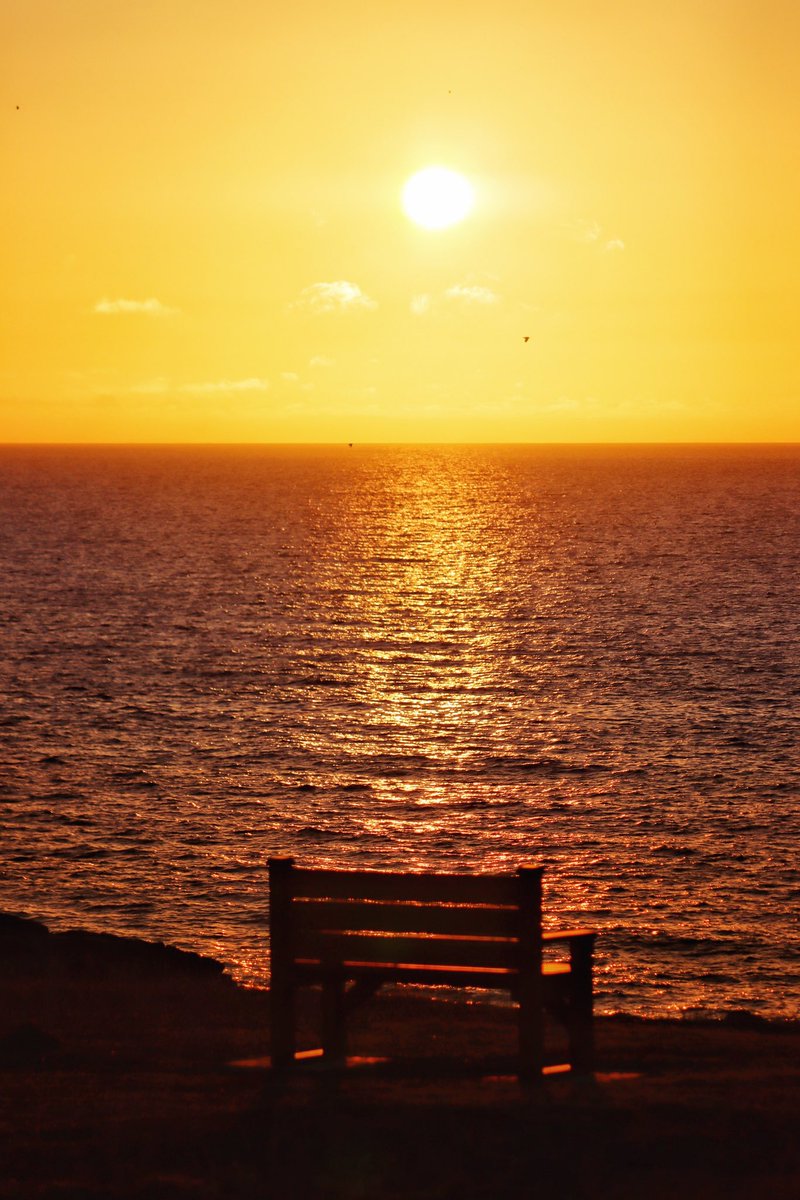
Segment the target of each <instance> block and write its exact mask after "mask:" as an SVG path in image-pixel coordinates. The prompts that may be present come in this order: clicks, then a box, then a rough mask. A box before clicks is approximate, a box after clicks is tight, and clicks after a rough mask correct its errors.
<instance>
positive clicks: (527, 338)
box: [522, 337, 531, 342]
mask: <svg viewBox="0 0 800 1200" xmlns="http://www.w3.org/2000/svg"><path fill="white" fill-rule="evenodd" d="M522 340H523V342H529V341H530V340H531V339H530V337H524V338H523V339H522Z"/></svg>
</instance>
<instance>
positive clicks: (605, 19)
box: [0, 0, 800, 442]
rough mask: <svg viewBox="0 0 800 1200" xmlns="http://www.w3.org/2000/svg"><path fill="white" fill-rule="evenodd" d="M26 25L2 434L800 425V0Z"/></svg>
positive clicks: (767, 436)
mask: <svg viewBox="0 0 800 1200" xmlns="http://www.w3.org/2000/svg"><path fill="white" fill-rule="evenodd" d="M0 46H2V50H0V54H1V55H2V60H3V61H2V72H1V73H0V101H1V107H0V130H1V131H2V146H3V150H2V154H3V165H4V172H3V177H4V186H3V189H2V200H1V201H0V203H1V204H2V235H0V236H2V245H3V260H2V277H1V279H0V308H1V309H2V321H1V324H2V354H1V356H0V441H3V442H14V441H22V442H25V441H44V442H59V441H78V442H80V441H97V442H109V441H110V442H117V441H123V442H148V441H155V442H163V441H167V442H184V441H186V442H197V441H200V442H249V441H255V442H347V441H355V442H395V441H422V442H425V441H444V442H457V441H476V442H485V441H488V442H508V441H520V442H539V441H548V442H549V441H566V442H595V441H600V442H605V441H612V442H613V441H800V354H799V353H798V344H799V342H800V339H798V330H797V323H798V314H799V313H800V226H799V223H798V214H800V141H799V134H798V130H800V71H798V52H799V51H800V6H799V5H798V4H797V2H796V0H785V2H781V0H762V2H761V3H758V4H756V3H753V0H673V2H672V3H671V4H669V5H658V4H652V3H647V2H645V0H608V2H607V3H605V4H598V3H597V0H559V3H558V4H544V3H536V2H535V0H534V2H532V0H525V3H515V2H511V0H496V2H495V3H486V2H485V0H483V2H482V3H480V4H478V3H476V2H475V0H458V2H457V3H456V0H440V2H439V3H435V4H430V3H424V4H423V3H418V2H417V0H407V2H404V3H402V4H400V3H393V2H391V0H389V2H386V0H384V2H381V3H375V4H372V5H367V4H364V3H363V0H358V2H356V0H345V2H339V3H337V2H332V3H322V0H316V2H315V3H312V2H310V0H296V2H295V3H293V4H291V5H288V4H287V5H285V6H280V7H277V6H275V5H268V4H265V3H264V0H227V2H226V3H222V0H3V4H2V8H1V9H0ZM430 164H439V165H443V166H447V167H450V168H452V169H453V170H456V171H458V172H460V173H462V174H463V175H464V176H465V177H466V178H467V180H468V181H469V182H470V183H471V185H472V187H473V189H474V193H475V205H474V208H473V210H472V212H471V213H470V214H469V215H468V216H467V217H466V218H465V219H463V220H462V221H460V222H459V223H457V224H455V225H453V226H451V227H449V228H445V229H441V230H427V229H424V228H421V227H419V226H417V225H415V224H414V223H412V222H411V221H410V220H409V218H408V217H407V216H406V215H405V213H404V212H403V210H402V207H401V203H400V194H401V191H402V188H403V185H404V183H405V181H406V180H407V179H408V177H409V176H410V175H412V174H413V173H414V172H415V171H417V170H419V169H420V168H422V167H425V166H427V165H430ZM526 337H527V338H529V341H527V342H526V341H524V340H523V339H524V338H526Z"/></svg>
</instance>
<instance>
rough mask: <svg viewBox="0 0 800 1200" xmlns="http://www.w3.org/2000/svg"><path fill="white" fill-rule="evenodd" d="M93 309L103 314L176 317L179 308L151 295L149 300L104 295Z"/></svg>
mask: <svg viewBox="0 0 800 1200" xmlns="http://www.w3.org/2000/svg"><path fill="white" fill-rule="evenodd" d="M92 311H93V312H95V313H99V314H100V315H101V316H119V315H129V314H133V315H136V316H145V317H174V316H176V315H177V313H178V311H179V310H178V309H177V308H169V307H168V306H167V305H166V304H162V303H161V301H160V300H156V298H155V296H150V297H149V298H148V299H147V300H123V299H118V300H109V299H108V297H107V296H104V297H103V299H102V300H98V301H97V303H96V304H95V306H94V308H93V309H92Z"/></svg>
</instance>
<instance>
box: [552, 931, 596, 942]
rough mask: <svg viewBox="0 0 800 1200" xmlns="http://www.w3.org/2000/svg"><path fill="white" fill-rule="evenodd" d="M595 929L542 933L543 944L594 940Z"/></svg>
mask: <svg viewBox="0 0 800 1200" xmlns="http://www.w3.org/2000/svg"><path fill="white" fill-rule="evenodd" d="M596 936H597V932H596V930H594V929H548V930H545V931H544V932H543V933H542V941H543V942H575V941H580V940H584V939H586V938H594V937H596Z"/></svg>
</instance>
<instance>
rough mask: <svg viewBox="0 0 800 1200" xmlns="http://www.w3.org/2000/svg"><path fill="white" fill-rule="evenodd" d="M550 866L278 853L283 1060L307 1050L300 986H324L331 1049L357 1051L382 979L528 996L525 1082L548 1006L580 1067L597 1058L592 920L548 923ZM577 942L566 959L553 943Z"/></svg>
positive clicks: (330, 1058)
mask: <svg viewBox="0 0 800 1200" xmlns="http://www.w3.org/2000/svg"><path fill="white" fill-rule="evenodd" d="M542 870H543V869H542V868H541V867H529V866H522V867H519V868H518V870H517V871H516V873H515V874H513V875H445V874H413V873H408V874H406V873H402V872H395V871H336V870H321V869H310V868H304V867H296V866H295V864H294V860H293V859H291V858H271V859H270V860H269V884H270V938H271V973H272V978H271V1024H272V1063H273V1067H274V1068H275V1069H277V1070H279V1071H280V1070H286V1069H288V1068H289V1067H291V1066H292V1065H293V1064H294V1063H295V1061H296V1059H295V1054H296V1017H295V996H296V992H297V989H298V988H299V987H303V986H309V985H319V986H320V987H321V988H322V1016H321V1025H322V1056H323V1059H324V1060H326V1061H327V1062H329V1063H331V1064H333V1065H342V1064H343V1063H344V1062H345V1060H346V1052H347V1048H346V1015H347V1012H348V1011H349V1010H350V1009H351V1008H352V1007H353V1005H354V1004H356V1003H358V1002H360V1001H361V1000H364V999H366V998H368V997H369V996H371V995H373V994H374V993H375V992H376V991H377V990H378V988H380V987H381V986H382V985H383V984H402V983H409V984H422V985H426V986H430V985H436V984H445V985H447V986H449V987H467V988H485V989H489V990H492V991H495V990H499V991H507V992H510V994H511V996H512V997H513V998H514V999H515V1000H516V1002H517V1005H518V1026H519V1065H518V1074H519V1077H520V1079H521V1080H522V1081H523V1082H530V1081H532V1080H534V1079H537V1078H538V1077H540V1075H541V1073H542V1071H543V1070H544V1069H545V1055H544V1020H545V1011H547V1012H548V1013H550V1014H551V1015H553V1016H555V1018H556V1019H557V1020H558V1021H559V1022H560V1023H561V1024H562V1025H563V1026H565V1028H566V1031H567V1035H568V1039H567V1040H568V1059H569V1063H568V1064H567V1065H569V1066H570V1067H571V1069H572V1070H573V1071H580V1072H591V1071H592V1070H593V1032H592V953H593V946H594V937H595V934H594V932H593V931H592V930H587V929H566V930H563V931H558V932H543V931H542ZM557 943H563V944H565V946H566V947H568V953H567V955H566V957H564V958H562V959H561V960H560V961H549V960H548V959H546V958H545V954H544V949H545V947H547V946H550V945H551V944H557Z"/></svg>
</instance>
